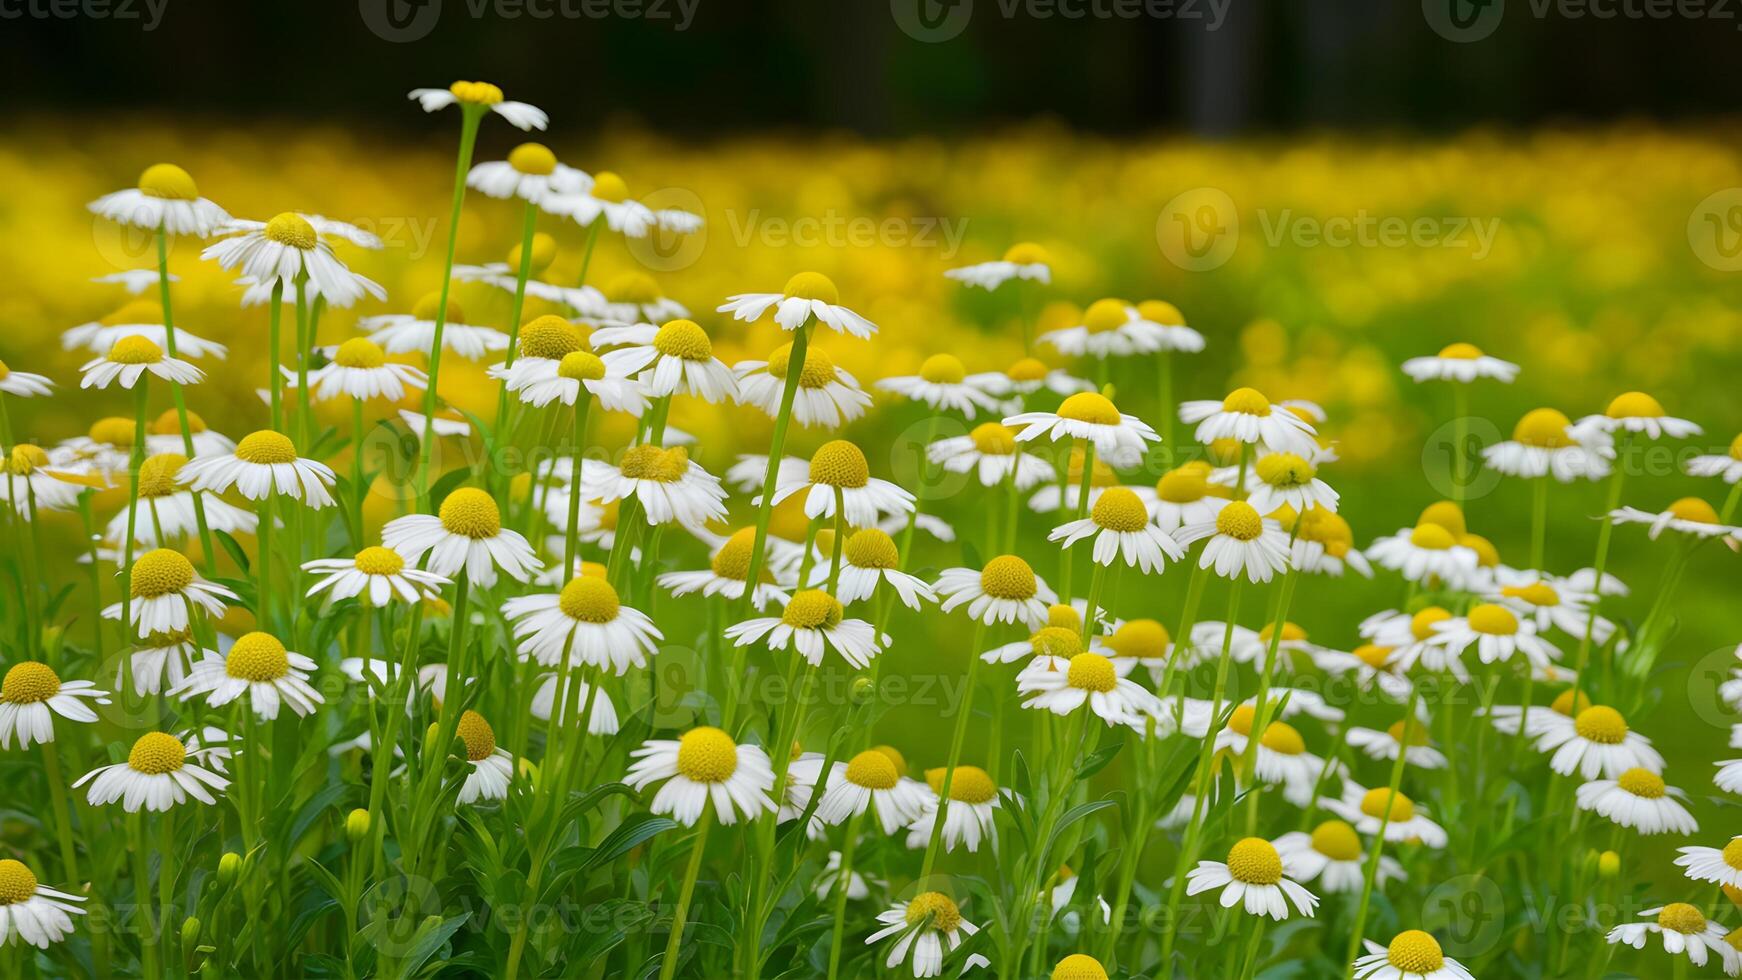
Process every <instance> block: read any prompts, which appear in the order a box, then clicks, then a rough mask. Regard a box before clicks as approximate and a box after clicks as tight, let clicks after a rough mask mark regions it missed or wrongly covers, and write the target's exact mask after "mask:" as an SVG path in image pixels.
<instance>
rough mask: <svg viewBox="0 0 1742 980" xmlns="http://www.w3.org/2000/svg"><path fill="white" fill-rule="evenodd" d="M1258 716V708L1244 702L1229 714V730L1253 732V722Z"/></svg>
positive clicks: (1242, 732)
mask: <svg viewBox="0 0 1742 980" xmlns="http://www.w3.org/2000/svg"><path fill="white" fill-rule="evenodd" d="M1257 717H1258V710H1257V709H1256V708H1254V707H1253V706H1252V705H1249V704H1243V705H1240V706H1239V707H1237V708H1235V709H1234V711H1233V713H1231V714H1229V715H1228V730H1229V731H1231V732H1234V733H1236V734H1239V735H1251V734H1252V722H1253V721H1254V720H1255V719H1256V718H1257Z"/></svg>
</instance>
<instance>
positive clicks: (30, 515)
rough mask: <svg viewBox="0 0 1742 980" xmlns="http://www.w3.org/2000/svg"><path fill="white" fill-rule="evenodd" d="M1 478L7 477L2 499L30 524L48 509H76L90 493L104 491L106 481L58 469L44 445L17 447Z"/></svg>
mask: <svg viewBox="0 0 1742 980" xmlns="http://www.w3.org/2000/svg"><path fill="white" fill-rule="evenodd" d="M0 475H3V476H4V477H5V479H4V480H0V500H6V501H10V502H11V504H12V509H13V511H14V512H15V513H17V514H18V516H19V517H20V518H22V519H23V520H26V521H30V520H34V519H35V515H36V514H37V513H40V512H41V511H45V510H72V509H73V508H75V507H77V506H78V505H79V497H80V495H82V494H83V493H84V492H85V491H86V490H89V489H93V488H96V489H101V486H102V483H103V482H106V481H98V480H95V479H93V477H92V476H90V475H86V474H81V473H79V472H77V471H76V470H73V469H63V468H61V467H57V466H54V465H53V464H52V463H51V462H50V458H49V454H48V453H47V452H46V451H44V450H43V448H42V447H41V446H38V445H34V444H32V443H28V442H23V443H19V444H17V445H15V446H13V447H12V451H11V452H9V453H7V454H6V458H5V459H4V460H0Z"/></svg>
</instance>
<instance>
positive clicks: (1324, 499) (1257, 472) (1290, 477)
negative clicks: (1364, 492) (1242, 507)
mask: <svg viewBox="0 0 1742 980" xmlns="http://www.w3.org/2000/svg"><path fill="white" fill-rule="evenodd" d="M1246 489H1247V491H1248V492H1249V496H1248V497H1247V498H1246V502H1247V503H1249V504H1251V505H1252V507H1253V509H1254V510H1256V511H1258V512H1259V513H1260V514H1271V513H1275V512H1276V511H1278V510H1281V509H1282V508H1283V507H1292V508H1293V509H1294V512H1295V513H1296V514H1305V513H1307V512H1308V511H1311V510H1313V509H1315V508H1317V509H1321V510H1326V511H1331V512H1333V513H1334V512H1335V511H1336V509H1337V491H1335V490H1332V489H1331V487H1330V485H1329V484H1327V483H1326V482H1325V481H1323V480H1321V479H1319V478H1318V467H1316V466H1314V465H1313V464H1312V463H1311V462H1309V461H1308V460H1307V459H1306V458H1305V457H1302V456H1299V455H1296V454H1294V453H1266V454H1265V455H1263V456H1260V457H1258V461H1257V462H1256V463H1254V464H1253V465H1252V472H1251V474H1250V476H1249V477H1248V480H1247V484H1246Z"/></svg>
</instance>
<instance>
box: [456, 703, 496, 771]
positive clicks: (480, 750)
mask: <svg viewBox="0 0 1742 980" xmlns="http://www.w3.org/2000/svg"><path fill="white" fill-rule="evenodd" d="M454 734H455V735H457V736H459V738H460V741H462V742H465V743H466V758H467V759H468V760H470V761H472V762H481V761H483V760H485V759H488V758H490V756H491V755H493V754H494V753H495V751H496V730H495V729H494V728H491V727H490V723H489V722H487V721H485V720H484V716H483V715H481V714H479V713H477V712H476V711H462V712H460V721H459V724H457V725H455V726H454Z"/></svg>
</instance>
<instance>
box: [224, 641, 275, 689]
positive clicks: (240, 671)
mask: <svg viewBox="0 0 1742 980" xmlns="http://www.w3.org/2000/svg"><path fill="white" fill-rule="evenodd" d="M224 673H226V674H228V675H230V676H231V677H233V678H235V679H236V680H239V681H252V682H254V683H256V684H258V683H262V682H265V681H275V680H278V679H279V678H280V677H283V676H284V675H286V674H288V673H290V658H289V656H288V655H287V654H286V653H285V651H284V644H282V643H280V642H278V638H277V637H275V636H273V635H272V634H270V633H260V632H254V633H245V634H243V635H242V636H240V637H238V638H237V640H236V642H235V643H233V644H231V645H230V653H229V655H228V656H226V657H225V658H224Z"/></svg>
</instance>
